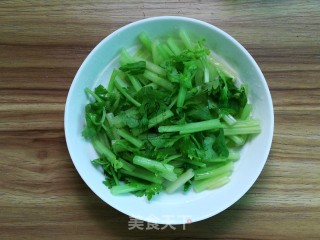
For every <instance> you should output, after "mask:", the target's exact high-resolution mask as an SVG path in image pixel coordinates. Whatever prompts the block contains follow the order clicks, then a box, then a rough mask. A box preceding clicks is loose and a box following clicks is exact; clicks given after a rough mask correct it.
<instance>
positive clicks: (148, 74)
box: [143, 70, 174, 91]
mask: <svg viewBox="0 0 320 240" xmlns="http://www.w3.org/2000/svg"><path fill="white" fill-rule="evenodd" d="M143 76H144V77H145V78H146V79H148V80H150V81H151V82H154V83H155V84H157V85H159V86H161V87H163V88H165V89H167V90H169V91H172V89H174V86H173V84H172V83H170V82H169V81H168V80H166V79H165V78H162V77H160V76H159V75H157V74H155V73H153V72H151V71H148V70H146V71H145V72H144V74H143Z"/></svg>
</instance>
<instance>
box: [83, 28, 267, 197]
mask: <svg viewBox="0 0 320 240" xmlns="http://www.w3.org/2000/svg"><path fill="white" fill-rule="evenodd" d="M163 37H164V38H161V39H160V38H159V39H152V38H150V37H149V36H148V35H147V33H145V32H143V33H141V34H140V35H139V37H138V39H139V40H140V42H141V46H139V50H138V52H137V53H136V54H134V55H131V54H130V53H129V52H128V51H127V50H126V49H122V50H121V52H120V61H119V62H120V67H119V69H114V70H113V72H112V74H111V77H110V82H109V85H108V87H107V88H105V87H104V86H102V85H99V86H98V87H96V88H95V89H94V90H91V89H89V88H86V89H85V92H86V93H87V94H88V97H89V99H90V100H91V101H90V103H88V104H87V106H86V107H85V120H86V126H85V128H84V129H83V132H82V135H83V136H84V137H85V138H86V139H88V140H89V141H91V143H92V144H93V146H94V148H95V150H96V152H97V153H98V155H99V157H98V158H97V159H95V160H93V161H92V164H93V165H94V166H95V167H97V168H99V169H101V170H102V171H103V173H104V175H105V176H106V179H105V181H104V182H103V184H105V185H106V186H107V187H108V188H110V189H111V193H112V194H114V195H118V194H124V193H132V194H135V195H136V196H145V197H146V198H147V199H148V200H150V199H152V198H153V197H154V196H155V195H157V194H159V193H160V192H162V191H164V190H165V191H166V192H167V193H173V192H175V191H178V190H179V189H181V190H183V191H188V189H190V188H192V187H193V189H194V190H195V191H196V192H201V191H204V190H209V189H213V188H217V187H220V186H223V185H224V184H226V183H228V181H229V176H230V175H231V174H232V171H233V166H234V162H235V161H237V160H238V159H239V158H240V154H239V152H238V148H239V147H241V146H243V145H244V144H245V143H246V141H247V139H248V138H249V137H250V136H252V135H255V134H258V133H260V131H261V130H260V122H259V120H256V119H253V118H252V117H251V115H250V114H251V111H252V105H251V104H250V103H249V102H248V92H249V91H248V86H247V85H240V87H238V85H237V81H238V79H237V77H236V76H237V74H236V73H235V72H234V71H233V70H232V69H230V68H229V67H228V66H227V65H225V64H224V63H223V61H221V60H220V59H219V58H218V57H217V56H216V55H214V54H213V53H212V52H211V51H210V50H209V49H208V48H207V47H205V44H204V43H205V41H204V39H201V40H199V41H194V39H193V38H192V37H191V36H190V35H189V34H188V33H187V32H186V31H184V30H180V31H179V32H178V34H176V36H174V35H171V36H163ZM151 59H152V60H151Z"/></svg>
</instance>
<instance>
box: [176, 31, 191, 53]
mask: <svg viewBox="0 0 320 240" xmlns="http://www.w3.org/2000/svg"><path fill="white" fill-rule="evenodd" d="M179 36H180V38H181V40H182V42H183V43H184V45H185V46H186V48H187V49H188V50H192V49H193V43H192V41H191V39H190V37H189V35H188V33H187V32H186V31H184V30H180V31H179Z"/></svg>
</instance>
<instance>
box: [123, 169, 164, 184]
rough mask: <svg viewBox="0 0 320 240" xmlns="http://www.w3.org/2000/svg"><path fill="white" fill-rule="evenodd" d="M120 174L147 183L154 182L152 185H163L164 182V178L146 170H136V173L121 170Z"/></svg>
mask: <svg viewBox="0 0 320 240" xmlns="http://www.w3.org/2000/svg"><path fill="white" fill-rule="evenodd" d="M120 172H121V173H122V174H126V175H128V176H132V177H135V178H139V179H143V180H145V181H148V182H152V183H159V184H161V183H162V181H163V180H162V178H159V177H157V176H156V175H155V174H154V173H153V172H150V171H148V170H145V169H140V168H135V169H134V171H127V170H124V169H121V170H120Z"/></svg>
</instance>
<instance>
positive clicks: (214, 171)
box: [194, 162, 233, 180]
mask: <svg viewBox="0 0 320 240" xmlns="http://www.w3.org/2000/svg"><path fill="white" fill-rule="evenodd" d="M232 170H233V163H232V162H228V163H227V164H225V165H222V166H219V167H217V168H212V167H208V168H207V170H206V168H202V169H201V172H199V171H198V172H197V171H195V176H194V180H201V179H206V178H212V177H217V176H219V175H224V174H229V173H230V172H232Z"/></svg>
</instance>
